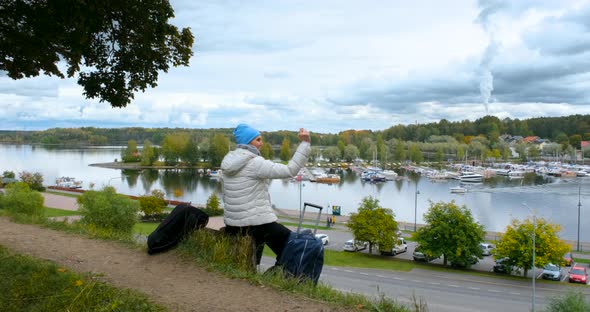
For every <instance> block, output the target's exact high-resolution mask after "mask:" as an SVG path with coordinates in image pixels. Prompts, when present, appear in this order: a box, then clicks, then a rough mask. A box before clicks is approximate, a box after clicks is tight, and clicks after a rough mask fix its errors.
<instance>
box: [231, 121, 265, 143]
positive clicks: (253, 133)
mask: <svg viewBox="0 0 590 312" xmlns="http://www.w3.org/2000/svg"><path fill="white" fill-rule="evenodd" d="M259 135H260V131H258V130H256V129H254V128H252V127H250V126H248V125H247V124H239V125H238V126H237V127H236V129H235V130H234V136H235V137H236V143H238V144H248V143H250V142H251V141H252V140H254V139H255V138H256V137H257V136H259Z"/></svg>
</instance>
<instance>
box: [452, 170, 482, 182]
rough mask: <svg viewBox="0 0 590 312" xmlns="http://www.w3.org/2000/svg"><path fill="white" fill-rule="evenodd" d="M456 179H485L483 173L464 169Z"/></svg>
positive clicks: (468, 180)
mask: <svg viewBox="0 0 590 312" xmlns="http://www.w3.org/2000/svg"><path fill="white" fill-rule="evenodd" d="M456 179H458V180H460V181H461V182H481V181H483V175H481V174H479V173H474V172H470V171H463V172H462V173H461V175H460V176H458V177H457V178H456Z"/></svg>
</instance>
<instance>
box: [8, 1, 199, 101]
mask: <svg viewBox="0 0 590 312" xmlns="http://www.w3.org/2000/svg"><path fill="white" fill-rule="evenodd" d="M0 16H2V18H0V71H5V72H6V73H7V75H8V76H9V77H10V78H12V79H22V78H25V77H35V76H39V75H40V74H45V75H48V76H58V77H60V78H65V77H66V76H67V77H68V78H71V77H74V76H76V73H78V84H79V85H81V86H82V88H83V89H84V95H85V96H86V97H87V98H89V99H93V98H98V99H99V100H100V102H104V101H106V102H108V103H110V104H111V106H112V107H125V106H127V104H129V103H130V102H131V100H132V99H133V98H134V93H135V92H137V91H145V89H146V88H148V87H152V88H153V87H155V86H156V85H157V80H158V75H159V73H160V72H168V69H169V68H170V65H172V66H180V65H182V66H188V64H189V59H190V57H191V56H192V55H193V52H192V50H191V48H192V45H193V41H194V38H193V34H192V33H191V31H190V29H188V28H183V29H182V30H179V29H178V28H177V27H176V26H174V25H171V24H169V23H168V20H169V19H172V18H174V10H173V9H172V6H171V5H170V3H169V1H167V0H163V1H161V0H142V1H139V0H130V1H119V0H103V1H77V0H65V1H39V0H35V1H2V4H1V5H0ZM58 64H63V65H64V66H63V67H62V68H63V69H62V68H60V66H58ZM62 71H64V72H62Z"/></svg>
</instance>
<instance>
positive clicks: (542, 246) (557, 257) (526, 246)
mask: <svg viewBox="0 0 590 312" xmlns="http://www.w3.org/2000/svg"><path fill="white" fill-rule="evenodd" d="M533 229H534V230H533ZM559 231H561V227H560V226H559V225H558V224H554V223H550V222H548V221H546V220H545V219H544V218H536V219H531V218H528V219H525V220H524V221H522V222H521V221H518V220H516V219H513V220H512V222H511V223H510V225H508V226H507V227H506V231H505V232H504V235H502V238H501V239H500V241H499V242H498V244H497V245H496V253H495V255H494V257H495V258H496V259H500V258H509V259H510V261H511V262H512V263H511V264H512V265H514V266H515V267H518V268H522V269H523V270H524V276H526V275H527V272H528V270H530V269H531V268H532V267H533V233H534V236H535V266H536V267H539V268H542V267H544V266H545V265H546V264H548V263H554V264H561V263H562V261H563V255H564V254H565V253H566V252H567V251H568V250H569V248H570V247H569V246H568V244H566V243H565V242H564V241H563V240H561V239H559V236H558V233H559Z"/></svg>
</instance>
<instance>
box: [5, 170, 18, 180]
mask: <svg viewBox="0 0 590 312" xmlns="http://www.w3.org/2000/svg"><path fill="white" fill-rule="evenodd" d="M2 177H4V178H9V179H14V178H15V177H16V175H14V172H12V171H4V172H3V173H2Z"/></svg>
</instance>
